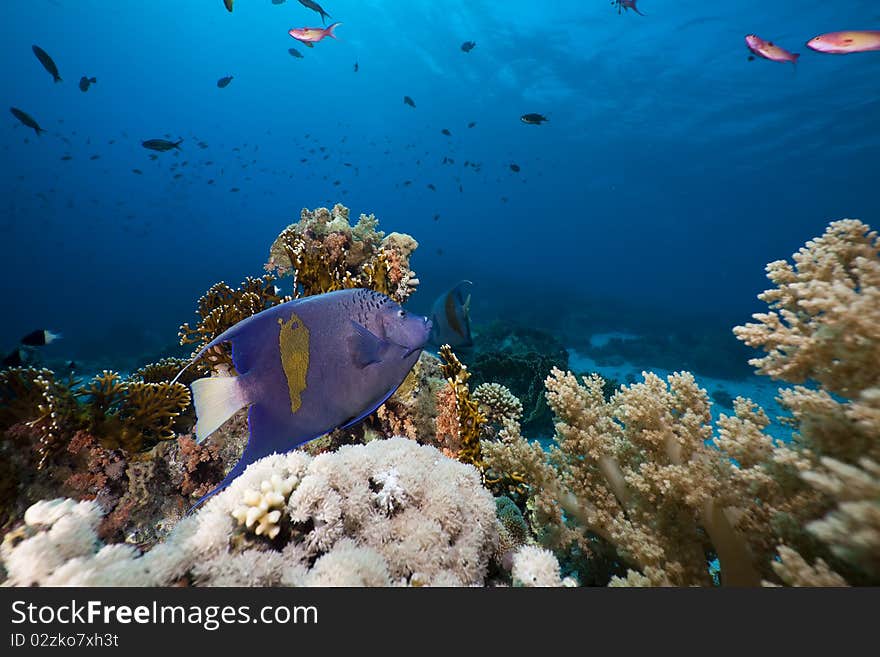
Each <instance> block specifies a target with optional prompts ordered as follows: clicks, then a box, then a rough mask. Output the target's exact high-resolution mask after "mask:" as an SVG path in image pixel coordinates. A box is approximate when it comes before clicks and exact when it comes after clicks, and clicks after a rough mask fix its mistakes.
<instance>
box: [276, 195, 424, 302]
mask: <svg viewBox="0 0 880 657" xmlns="http://www.w3.org/2000/svg"><path fill="white" fill-rule="evenodd" d="M378 225H379V221H378V220H377V219H376V217H375V216H374V215H372V214H371V215H364V214H362V215H361V216H360V219H359V220H358V222H357V224H355V225H354V226H351V225H350V223H349V210H348V208H346V207H345V206H343V205H341V204H339V203H337V204H336V205H334V206H333V208H332V209H331V210H328V209H327V208H318V209H317V210H314V211H310V210H307V209H303V211H302V213H301V216H300V220H299V222H297V223H295V224H291V225H290V226H288V227H287V228H285V229H284V230H283V231H282V232H281V234H280V235H279V236H278V238H277V239H276V240H275V242H274V243H273V244H272V246H271V248H270V249H269V261H268V262H267V263H266V270H267V271H270V272H274V273H276V274H277V275H278V276H285V275H287V274H288V273H291V274H292V275H293V296H294V297H303V296H309V295H313V294H322V293H324V292H332V291H333V290H342V289H346V288H353V287H365V288H369V289H371V290H375V291H376V292H381V293H382V294H385V295H388V296H389V297H391V298H392V299H394V300H395V301H397V302H398V303H403V302H404V301H406V299H407V298H408V297H409V296H410V295H411V294H412V293H413V292H415V290H416V287H417V286H418V284H419V280H418V278H416V276H415V272H413V271H412V270H411V269H410V268H409V258H410V256H411V255H412V252H413V251H415V249H416V248H417V247H418V242H416V241H415V240H414V239H413V238H412V237H410V236H409V235H405V234H403V233H391V234H389V235H387V236H386V235H385V233H383V232H381V231H379V230H377V226H378Z"/></svg>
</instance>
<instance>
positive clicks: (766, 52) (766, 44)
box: [746, 34, 800, 64]
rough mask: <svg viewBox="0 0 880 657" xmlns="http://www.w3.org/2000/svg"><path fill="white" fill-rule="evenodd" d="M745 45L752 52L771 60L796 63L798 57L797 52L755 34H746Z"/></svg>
mask: <svg viewBox="0 0 880 657" xmlns="http://www.w3.org/2000/svg"><path fill="white" fill-rule="evenodd" d="M746 46H748V48H749V50H750V51H751V52H752V54H754V55H757V56H758V57H763V58H764V59H769V60H770V61H771V62H791V63H792V64H797V60H798V57H800V54H799V53H796V52H789V51H787V50H786V49H785V48H782V47H781V46H777V45H776V44H775V43H773V42H772V41H765V40H764V39H762V38H761V37H759V36H758V35H757V34H749V35H746ZM749 59H751V57H750V58H749Z"/></svg>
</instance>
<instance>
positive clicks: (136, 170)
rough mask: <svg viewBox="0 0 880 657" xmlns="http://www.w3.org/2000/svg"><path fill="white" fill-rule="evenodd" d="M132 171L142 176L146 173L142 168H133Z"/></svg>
mask: <svg viewBox="0 0 880 657" xmlns="http://www.w3.org/2000/svg"><path fill="white" fill-rule="evenodd" d="M131 172H132V173H136V174H137V175H139V176H142V175H143V174H144V172H143V171H141V170H140V169H132V170H131Z"/></svg>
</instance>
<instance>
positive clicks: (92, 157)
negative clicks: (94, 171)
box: [89, 155, 101, 160]
mask: <svg viewBox="0 0 880 657" xmlns="http://www.w3.org/2000/svg"><path fill="white" fill-rule="evenodd" d="M89 159H90V160H100V159H101V156H100V155H92V156H91V157H90V158H89Z"/></svg>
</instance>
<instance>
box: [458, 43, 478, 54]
mask: <svg viewBox="0 0 880 657" xmlns="http://www.w3.org/2000/svg"><path fill="white" fill-rule="evenodd" d="M476 45H477V42H476V41H465V42H464V43H463V44H461V49H462V50H463V51H464V52H470V51H471V50H473V49H474V46H476Z"/></svg>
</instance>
